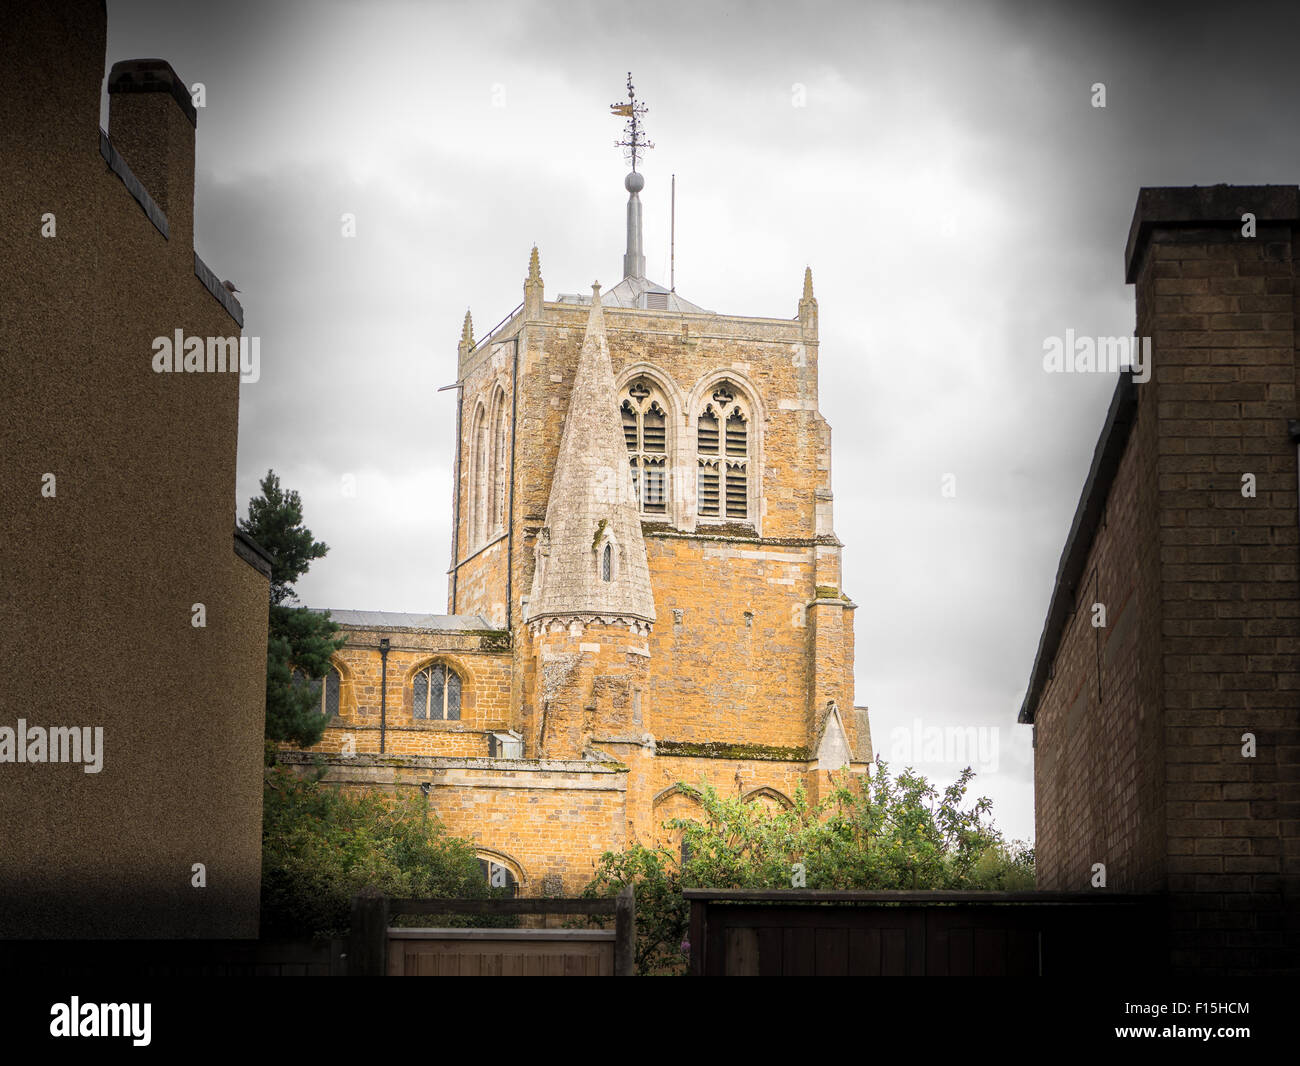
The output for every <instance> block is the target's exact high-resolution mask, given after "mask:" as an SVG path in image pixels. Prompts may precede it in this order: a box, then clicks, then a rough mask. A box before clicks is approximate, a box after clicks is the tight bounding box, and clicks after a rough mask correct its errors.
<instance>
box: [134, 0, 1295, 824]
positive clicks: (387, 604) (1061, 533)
mask: <svg viewBox="0 0 1300 1066" xmlns="http://www.w3.org/2000/svg"><path fill="white" fill-rule="evenodd" d="M109 7H110V20H109V21H110V36H109V49H110V61H112V60H113V59H122V58H131V57H137V56H150V55H159V56H163V57H165V58H167V59H169V60H170V61H171V62H172V63H173V65H174V66H175V67H176V68H177V70H178V71H179V72H180V73H181V75H182V76H183V77H184V78H186V79H187V80H188V81H197V80H202V81H203V82H204V83H205V85H206V86H207V89H208V107H207V108H206V109H204V110H203V111H201V112H200V117H199V155H198V171H199V179H198V192H197V196H198V203H197V230H198V244H199V250H200V253H201V254H202V255H203V256H204V258H205V259H206V260H207V261H208V262H209V263H210V264H211V266H212V267H213V269H214V270H216V271H217V272H218V273H219V274H220V276H222V277H230V278H233V279H234V280H235V281H236V282H237V284H239V286H240V288H241V289H243V290H244V296H243V299H244V303H245V307H246V310H247V315H248V323H247V326H248V331H249V332H250V333H253V334H256V335H258V336H260V337H261V338H262V358H263V364H264V374H263V380H262V381H261V382H259V383H257V384H256V385H247V386H244V387H243V388H242V389H241V403H242V405H243V406H242V411H241V430H240V433H241V436H240V463H239V484H238V492H239V498H240V502H241V505H242V504H243V503H244V502H245V501H246V500H247V498H248V497H249V496H251V495H252V494H253V493H254V492H255V491H256V482H257V479H258V478H259V477H260V476H261V474H262V473H263V472H264V471H265V470H266V469H267V468H268V467H272V466H273V467H275V469H276V470H277V471H278V472H279V473H280V474H281V476H282V478H283V480H284V482H285V484H287V485H289V486H291V487H294V488H298V489H300V490H301V491H302V493H303V496H304V502H305V505H306V514H307V518H308V522H309V524H310V525H311V526H312V528H313V529H314V530H315V532H316V533H317V535H318V536H320V537H321V538H323V539H324V540H326V541H327V542H328V543H329V544H330V545H331V548H332V550H331V552H330V555H329V556H328V557H327V558H325V559H323V560H321V561H320V562H318V563H317V564H316V565H315V566H314V567H313V570H312V572H311V573H310V574H309V575H308V577H307V578H306V579H305V581H304V582H303V585H302V590H301V591H302V593H303V597H304V599H305V600H306V601H307V602H309V603H312V604H318V605H323V606H334V607H342V608H364V609H389V610H413V611H428V610H439V609H445V589H446V577H445V570H446V567H447V560H448V557H449V551H450V544H449V529H448V514H449V511H450V493H451V471H452V466H453V463H454V451H453V436H452V420H453V419H454V412H455V401H454V399H453V398H452V396H453V394H451V393H442V394H438V393H436V392H434V389H435V387H436V386H438V385H442V384H446V383H448V382H450V381H451V380H452V379H453V378H454V376H455V344H456V340H457V338H458V336H459V332H460V326H461V320H462V318H463V315H464V313H465V309H466V307H467V306H469V307H471V308H472V309H473V311H474V320H475V325H476V329H477V332H478V333H479V334H480V335H481V334H482V333H483V331H484V330H486V329H487V328H488V327H489V326H491V325H492V324H493V323H494V322H495V321H496V320H497V319H499V318H500V317H501V315H503V314H505V313H506V312H507V311H509V310H510V309H511V308H512V307H514V306H515V304H517V303H518V302H519V300H520V299H521V296H522V292H521V285H522V281H523V277H524V273H525V267H526V263H527V256H528V250H529V248H530V247H531V246H532V244H533V243H534V242H536V243H537V244H538V245H539V247H540V250H541V256H542V273H543V276H544V277H545V279H546V286H547V290H546V291H547V294H548V296H553V295H555V294H556V293H557V292H566V291H568V292H571V291H578V290H585V288H586V287H587V286H588V285H590V283H591V281H592V280H593V278H599V279H600V280H601V281H602V282H603V283H605V284H610V283H612V282H614V281H616V280H618V279H617V277H615V276H614V275H615V273H616V270H617V267H618V265H619V263H620V257H621V254H622V250H623V249H622V239H623V204H624V193H623V190H622V184H621V181H622V175H623V172H624V170H625V165H624V163H623V161H622V159H621V158H620V157H619V153H618V152H617V151H616V150H615V149H614V148H613V147H612V142H613V141H614V140H615V138H616V137H617V135H618V133H619V128H618V122H617V121H616V120H614V119H612V118H611V117H610V116H609V115H608V112H607V105H608V104H609V103H610V102H611V101H613V100H616V99H618V98H620V97H621V96H622V94H623V81H624V78H625V76H626V72H627V70H629V69H631V70H632V71H633V76H634V80H635V82H636V84H637V87H638V91H639V93H640V95H641V96H642V97H643V98H644V99H645V100H646V101H647V102H648V103H649V104H650V106H651V111H650V114H649V117H648V125H649V130H650V135H651V137H652V139H653V140H654V141H655V142H656V144H657V147H656V148H655V149H654V150H653V151H651V152H650V153H649V157H648V159H647V161H646V163H645V165H644V168H643V169H644V170H645V172H646V176H647V187H646V192H645V193H644V195H643V199H644V201H645V204H646V244H647V259H648V262H649V265H650V271H649V272H650V273H651V275H652V276H655V277H656V279H657V280H664V281H666V280H667V273H668V201H667V196H668V186H669V175H670V174H673V173H676V174H677V177H678V204H677V221H678V228H677V264H676V265H677V282H678V288H679V290H680V291H681V292H682V293H683V294H684V295H685V296H687V297H688V298H690V299H692V300H695V301H696V302H698V303H700V304H702V305H704V306H706V307H710V308H714V309H717V310H719V311H723V312H728V313H739V314H755V315H765V316H790V315H793V314H794V313H795V307H796V301H797V299H798V295H799V286H800V282H801V278H802V271H803V267H804V265H805V264H811V265H812V267H813V270H814V275H815V282H816V288H817V296H818V299H819V301H820V307H821V351H820V374H821V396H822V410H823V412H824V414H825V415H826V417H827V418H828V420H829V421H830V423H831V425H832V426H833V427H834V429H835V437H834V453H833V454H834V483H835V492H836V501H835V507H836V529H837V531H838V533H839V535H840V537H841V539H842V540H844V541H845V545H846V547H845V588H846V590H847V591H848V593H849V594H850V595H851V596H852V597H853V598H854V599H855V600H856V602H857V603H858V604H859V605H860V606H859V609H858V611H857V613H856V614H857V617H856V632H857V684H858V702H860V703H864V704H869V705H870V706H871V709H872V724H873V732H874V739H875V742H876V746H877V749H878V750H879V751H881V753H882V754H884V755H886V757H890V758H895V759H899V758H903V757H904V755H903V754H900V753H903V752H904V751H905V745H902V744H901V738H903V737H904V736H908V735H910V734H912V733H913V732H914V729H915V728H916V727H917V726H918V724H920V725H924V726H926V727H929V726H934V725H939V726H943V725H947V726H952V727H961V728H967V727H979V728H986V729H989V730H995V731H996V735H997V737H998V740H999V753H1000V758H999V760H998V764H997V767H996V770H995V771H993V772H989V773H986V774H982V775H981V778H980V779H979V781H978V782H977V788H978V790H979V791H981V792H987V793H988V794H989V795H991V796H992V797H993V798H994V800H995V803H996V810H997V812H998V820H999V824H1001V825H1002V826H1004V828H1006V829H1007V830H1008V831H1009V832H1011V833H1012V834H1013V835H1017V836H1028V835H1030V833H1031V832H1032V763H1031V759H1030V752H1029V750H1028V742H1029V737H1028V730H1027V729H1024V728H1022V727H1018V726H1016V725H1015V724H1014V720H1015V714H1016V711H1017V709H1018V707H1019V702H1020V698H1021V696H1022V694H1023V691H1024V687H1025V684H1026V681H1027V679H1028V675H1029V669H1030V664H1031V662H1032V658H1033V655H1034V651H1035V648H1036V646H1037V642H1038V636H1039V632H1040V630H1041V626H1042V621H1043V616H1044V613H1045V611H1046V607H1047V601H1048V597H1049V594H1050V589H1051V583H1052V579H1053V576H1054V574H1055V571H1056V566H1057V562H1058V559H1059V555H1060V551H1061V547H1062V545H1063V543H1064V538H1065V535H1066V532H1067V530H1068V527H1069V523H1070V519H1071V517H1072V515H1073V511H1074V507H1075V504H1076V502H1077V499H1078V494H1079V491H1080V487H1081V485H1082V482H1083V477H1084V474H1085V472H1086V470H1087V465H1088V462H1089V460H1090V458H1091V455H1092V450H1093V446H1094V444H1095V441H1096V436H1097V433H1098V430H1099V428H1100V425H1101V420H1102V417H1103V415H1104V412H1105V407H1106V403H1107V401H1108V399H1109V396H1110V392H1111V389H1112V387H1113V381H1112V380H1111V379H1110V378H1106V377H1102V376H1093V377H1077V376H1067V375H1047V374H1044V373H1043V371H1042V362H1041V361H1042V353H1043V342H1044V339H1045V338H1046V337H1049V336H1054V335H1055V336H1059V335H1061V334H1063V333H1064V331H1065V330H1066V329H1074V330H1076V331H1077V332H1078V333H1080V334H1086V335H1092V336H1097V335H1102V336H1111V335H1127V334H1129V333H1131V332H1132V330H1133V324H1134V323H1133V317H1134V316H1133V303H1132V292H1131V290H1130V289H1128V288H1127V287H1126V286H1125V284H1124V279H1123V259H1122V256H1123V248H1124V242H1125V239H1126V237H1127V233H1128V224H1129V220H1130V217H1131V214H1132V210H1133V205H1134V202H1135V199H1136V196H1137V192H1138V189H1139V188H1140V187H1141V186H1143V185H1159V184H1173V185H1186V184H1210V183H1214V182H1219V181H1228V182H1234V183H1262V182H1279V183H1287V182H1294V181H1295V179H1296V176H1297V174H1300V158H1297V153H1298V152H1300V147H1298V146H1297V141H1296V139H1295V138H1289V137H1279V136H1278V131H1285V130H1287V129H1289V123H1288V120H1289V118H1290V111H1291V108H1292V106H1293V103H1294V101H1295V100H1296V99H1297V90H1300V71H1298V70H1297V65H1296V64H1294V62H1293V59H1292V53H1293V50H1294V41H1295V40H1296V30H1297V28H1300V27H1298V26H1297V21H1298V19H1297V15H1296V13H1295V12H1294V11H1293V10H1292V9H1291V8H1289V7H1287V6H1284V5H1278V6H1276V7H1262V6H1256V7H1252V6H1250V5H1246V6H1244V7H1243V6H1239V5H1238V6H1233V7H1232V8H1231V9H1229V8H1227V7H1219V6H1212V5H1188V4H1178V5H1176V6H1173V5H1123V6H1119V5H1096V4H1069V5H1067V4H1032V5H1025V4H1014V5H1011V4H1007V5H999V4H983V5H981V4H971V3H950V4H925V3H902V2H899V3H885V4H870V5H866V4H858V3H842V4H791V3H785V2H781V3H763V4H743V5H742V4H733V5H724V6H717V5H702V4H689V5H688V4H676V5H674V4H656V5H654V6H653V8H645V7H642V8H626V7H621V6H618V5H609V4H605V3H589V4H573V3H543V4H524V3H518V4H510V3H505V4H501V3H494V4H492V5H488V6H484V5H470V4H415V3H408V4H398V3H370V4H364V5H358V4H321V3H305V2H304V3H275V4H263V3H241V2H234V3H227V4H223V5H220V6H219V7H218V6H215V5H207V4H205V5H197V4H195V5H171V4H168V5H162V4H144V3H137V4H130V3H124V2H116V0H115V2H112V3H110V5H109ZM1094 82H1103V83H1105V85H1106V90H1107V107H1106V108H1105V109H1104V110H1103V109H1097V108H1093V107H1091V106H1090V103H1089V96H1090V93H1091V86H1092V85H1093V83H1094ZM801 92H802V94H803V97H804V102H805V103H806V106H796V103H797V102H798V96H799V94H800V93H801ZM494 103H501V104H504V106H493V105H494ZM343 212H353V213H355V215H356V217H357V233H358V235H357V237H356V238H355V239H353V240H346V239H343V238H341V236H340V215H341V214H342V213H343ZM948 473H951V474H954V475H955V477H956V485H957V494H956V496H955V497H953V498H944V497H943V496H942V495H941V493H940V486H941V479H942V477H943V475H945V474H948ZM347 474H351V475H353V476H354V478H355V480H356V485H357V494H356V496H355V497H350V496H347V495H345V494H344V493H343V492H342V489H341V485H342V479H343V477H344V475H347ZM919 765H920V766H921V768H922V769H923V770H926V771H927V772H930V773H932V774H934V775H935V776H936V777H939V778H941V779H944V780H947V779H950V778H951V777H952V776H953V775H954V774H955V773H956V771H957V770H958V769H960V767H959V766H957V765H955V764H948V763H943V762H938V763H934V762H931V763H928V764H927V763H926V762H924V761H922V762H920V764H919Z"/></svg>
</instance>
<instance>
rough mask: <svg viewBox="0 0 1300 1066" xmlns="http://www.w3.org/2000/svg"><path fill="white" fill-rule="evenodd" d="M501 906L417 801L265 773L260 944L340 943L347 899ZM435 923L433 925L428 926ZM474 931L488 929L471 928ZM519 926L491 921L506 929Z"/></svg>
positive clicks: (466, 854) (460, 921) (410, 920)
mask: <svg viewBox="0 0 1300 1066" xmlns="http://www.w3.org/2000/svg"><path fill="white" fill-rule="evenodd" d="M370 885H373V886H375V887H377V888H379V889H380V890H381V891H383V892H385V893H386V894H388V895H390V896H399V897H436V898H440V899H446V898H450V897H468V898H487V897H490V896H504V895H507V894H508V893H506V892H505V890H502V889H490V888H488V886H487V883H486V882H485V881H484V879H483V874H482V872H481V870H480V868H479V864H478V858H477V857H476V855H475V853H474V849H473V847H472V846H471V845H470V844H469V842H467V841H465V840H461V839H459V838H457V837H453V836H451V835H450V834H449V833H448V832H447V830H446V828H445V827H444V826H443V825H442V823H441V822H439V821H438V820H437V818H435V817H433V816H431V815H430V814H429V813H428V807H427V805H426V801H425V800H424V799H423V797H419V796H417V797H404V798H399V799H392V798H389V797H386V796H382V795H378V794H376V793H373V792H366V793H364V794H361V795H352V794H349V793H345V792H341V791H339V790H338V789H336V788H334V787H332V786H329V785H324V784H322V783H321V782H320V780H319V778H317V779H315V780H311V779H303V778H299V777H298V776H296V775H295V774H293V773H292V772H291V771H289V770H287V769H285V768H283V767H279V768H276V769H273V770H269V771H267V775H266V787H265V790H264V795H263V810H262V935H263V937H265V938H268V939H277V938H286V939H292V938H299V937H306V936H318V937H330V936H344V935H346V933H347V929H348V925H349V923H350V921H351V909H352V897H353V896H354V895H355V894H356V893H357V892H358V891H359V890H360V889H362V888H364V887H366V886H370ZM431 917H433V918H434V919H436V921H435V922H434V923H431V921H430V918H431ZM471 920H472V921H474V923H475V924H487V923H485V922H484V921H483V920H482V919H471ZM515 921H517V919H511V918H505V919H501V918H498V919H495V920H494V924H512V923H513V922H515ZM393 924H395V925H429V924H437V925H440V926H457V925H465V924H467V920H466V918H465V917H464V916H445V915H444V916H429V915H407V916H402V917H400V918H396V919H394V920H393Z"/></svg>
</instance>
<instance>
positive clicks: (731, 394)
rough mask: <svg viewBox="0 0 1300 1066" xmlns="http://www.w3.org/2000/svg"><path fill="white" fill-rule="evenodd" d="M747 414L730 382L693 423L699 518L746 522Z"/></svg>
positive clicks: (718, 390) (713, 396)
mask: <svg viewBox="0 0 1300 1066" xmlns="http://www.w3.org/2000/svg"><path fill="white" fill-rule="evenodd" d="M749 421H750V419H749V413H748V410H747V409H746V406H745V404H744V401H743V400H742V399H741V398H739V397H738V396H737V393H736V390H735V389H734V388H733V387H732V386H731V384H730V382H726V381H723V382H721V383H719V385H718V387H717V388H716V389H715V390H714V392H713V395H712V397H711V398H710V401H709V402H708V403H707V404H705V406H704V410H703V411H701V412H700V415H699V418H698V419H697V420H696V452H697V454H698V458H699V469H698V471H697V473H696V503H697V509H698V511H699V515H700V517H701V518H731V519H738V520H741V521H744V520H747V519H748V518H749V517H750V515H749V437H750V432H749Z"/></svg>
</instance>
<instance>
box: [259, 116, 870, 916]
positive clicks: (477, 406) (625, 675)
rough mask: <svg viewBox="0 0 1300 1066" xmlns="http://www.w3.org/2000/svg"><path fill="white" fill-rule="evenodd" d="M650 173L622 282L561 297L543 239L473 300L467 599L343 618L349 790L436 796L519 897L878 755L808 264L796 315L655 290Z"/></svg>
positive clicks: (815, 790)
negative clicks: (477, 303)
mask: <svg viewBox="0 0 1300 1066" xmlns="http://www.w3.org/2000/svg"><path fill="white" fill-rule="evenodd" d="M620 113H623V114H626V113H627V111H621V112H620ZM631 143H633V144H635V143H636V134H635V132H634V133H633V138H632V142H631ZM635 166H636V153H635V152H634V153H633V170H632V173H630V174H629V175H628V177H627V180H626V181H625V188H626V190H627V192H628V205H627V244H626V252H625V254H624V257H623V277H622V278H621V279H620V280H619V281H618V283H617V284H616V285H613V286H612V287H610V288H609V289H607V290H602V289H601V287H600V286H599V284H597V285H594V286H593V287H592V290H591V293H590V295H588V294H586V293H582V294H572V295H571V294H559V295H557V296H555V297H553V298H550V299H548V298H547V295H546V292H545V285H544V282H543V279H542V273H541V260H540V257H539V255H538V251H537V249H536V248H534V249H533V250H532V254H531V256H530V257H529V262H528V270H527V276H526V279H525V280H524V284H523V301H522V302H521V303H520V304H519V306H518V307H516V308H515V310H514V311H512V312H511V313H510V314H509V315H507V316H506V318H505V319H504V320H503V321H502V322H501V323H500V324H499V325H498V326H497V327H496V328H494V329H493V330H491V331H490V332H489V333H488V334H487V335H486V336H484V337H481V338H479V339H477V340H475V337H474V328H473V322H472V319H471V318H470V316H469V315H468V314H467V315H466V318H465V323H464V328H463V331H462V336H461V342H460V345H459V353H458V373H457V376H456V377H457V382H456V383H457V386H458V392H459V397H460V399H459V402H458V411H457V424H458V427H459V429H458V438H457V449H456V477H455V485H454V493H453V500H452V516H453V536H452V560H451V569H450V572H449V582H448V612H449V613H448V614H446V615H394V614H384V613H375V612H354V611H332V612H331V613H332V614H333V617H334V618H335V620H336V621H339V622H340V623H342V624H343V627H344V632H345V633H346V634H347V636H348V644H347V646H346V647H345V648H344V649H343V650H342V651H341V652H340V653H339V655H338V656H337V657H336V667H337V669H336V672H335V673H334V674H331V677H330V679H329V680H328V682H327V685H326V687H325V689H324V694H323V705H322V709H323V711H324V712H325V713H326V714H328V715H330V716H331V724H330V728H329V729H328V730H327V733H326V736H325V738H324V739H323V740H322V742H321V743H320V745H318V747H317V750H318V751H319V752H322V753H327V754H328V753H336V754H335V755H334V756H331V761H332V769H331V776H330V779H331V780H334V781H337V782H339V783H349V784H367V783H368V784H372V785H375V786H377V787H383V788H398V787H403V786H406V787H412V788H413V787H415V786H417V785H419V786H420V787H421V788H423V789H424V791H425V793H426V794H427V795H428V796H429V803H430V806H431V809H433V810H435V811H436V813H437V814H438V816H439V817H440V818H441V819H442V820H443V821H444V822H445V823H446V824H447V825H448V827H449V828H450V829H451V831H452V832H454V833H457V834H459V835H463V836H469V837H472V838H473V839H474V840H475V841H476V842H477V843H478V844H479V845H480V846H481V848H482V855H483V857H484V861H485V862H488V863H497V864H499V865H501V866H505V867H506V868H507V869H508V870H509V872H510V875H511V876H512V877H513V878H515V880H516V881H517V882H518V883H519V884H520V885H521V887H522V889H523V890H524V891H531V890H533V889H535V888H536V887H538V884H539V879H544V878H552V879H558V881H556V882H555V883H558V884H561V885H562V886H563V887H564V888H565V889H566V890H577V889H580V888H581V887H582V885H583V884H584V883H585V881H586V880H587V879H588V878H589V877H590V873H591V870H592V868H593V866H594V864H595V862H596V861H598V859H599V856H600V854H601V852H603V851H605V850H617V849H619V848H621V847H623V846H625V845H626V844H628V843H630V842H631V841H633V840H640V841H642V842H644V843H655V842H660V843H667V842H669V838H668V834H666V832H665V831H664V829H663V822H664V821H665V820H666V819H669V818H674V817H679V816H688V817H689V816H690V814H691V812H692V811H693V810H697V809H698V807H697V806H696V801H695V799H694V797H693V792H692V786H698V785H699V784H700V783H701V782H704V781H707V782H709V783H711V784H713V785H714V786H716V787H718V788H719V789H721V790H723V791H725V792H733V791H739V792H740V793H741V794H742V795H743V796H745V797H746V798H748V799H751V800H753V801H754V802H760V803H765V804H772V805H779V806H785V805H789V803H790V802H791V797H792V796H793V794H794V792H795V791H796V789H798V788H799V787H801V786H802V787H803V788H805V789H806V790H807V791H808V793H809V795H810V798H812V799H816V798H818V797H819V796H821V795H824V794H825V789H826V787H827V785H828V783H829V777H828V775H829V774H830V773H831V772H833V771H843V770H847V771H850V772H863V771H865V769H866V767H867V764H868V763H869V762H870V760H871V739H870V731H869V726H868V722H867V715H866V708H856V707H855V706H854V692H853V660H854V643H853V611H854V609H855V604H854V603H853V602H852V601H851V600H850V599H849V597H848V596H847V594H846V593H845V591H844V589H843V588H842V586H841V581H840V553H841V547H842V546H841V542H840V540H839V538H838V537H837V536H836V534H835V529H834V518H833V496H832V492H831V453H830V427H829V426H828V425H827V423H826V421H825V419H824V418H822V416H821V413H820V411H819V410H818V399H817V395H818V393H817V387H818V386H817V374H818V359H819V348H818V324H817V300H816V298H815V297H814V295H813V286H812V274H811V271H808V270H805V272H804V276H803V287H802V294H801V296H800V298H799V300H798V303H797V312H798V313H797V314H796V315H795V316H794V317H788V318H781V317H773V318H750V317H739V316H732V315H724V314H718V313H715V312H713V311H708V310H705V309H704V308H703V307H701V306H699V305H697V304H695V303H692V302H690V301H689V300H687V299H685V298H684V297H682V296H680V295H679V294H678V293H676V292H675V291H674V290H672V289H670V288H665V287H664V286H663V285H660V284H657V283H656V282H654V281H651V280H649V279H648V278H646V277H645V256H644V252H643V244H642V232H641V229H642V227H641V202H640V193H641V191H642V190H643V189H644V187H645V180H644V178H643V176H642V175H641V173H640V172H638V171H637V170H636V169H635ZM331 685H332V686H333V687H332V688H331V687H330V686H331ZM370 755H375V756H382V758H375V759H371V758H370V757H369V756H370ZM300 758H301V759H304V760H305V757H299V756H295V755H286V756H285V757H284V759H285V761H288V762H293V761H295V760H296V759H300ZM551 887H554V884H552V886H551Z"/></svg>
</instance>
